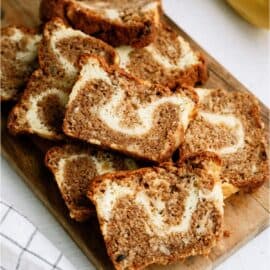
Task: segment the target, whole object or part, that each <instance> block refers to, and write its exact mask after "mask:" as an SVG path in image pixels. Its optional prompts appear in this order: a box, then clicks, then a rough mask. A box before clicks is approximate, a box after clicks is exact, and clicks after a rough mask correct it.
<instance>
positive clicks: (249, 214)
mask: <svg viewBox="0 0 270 270" xmlns="http://www.w3.org/2000/svg"><path fill="white" fill-rule="evenodd" d="M38 8H39V1H38V0H3V1H2V6H1V24H2V27H3V26H6V25H9V24H16V25H24V26H28V27H38V25H39V19H38V17H39V16H38V12H39V11H38ZM164 19H165V20H167V22H168V23H170V24H171V25H172V26H173V27H174V28H175V29H177V31H178V32H179V33H180V34H181V35H183V36H184V37H185V38H186V39H187V40H188V41H189V42H190V43H191V45H192V46H193V48H195V49H197V50H200V51H201V52H203V54H204V55H205V56H206V59H207V62H208V66H209V80H208V82H207V83H206V85H205V87H213V88H224V89H227V90H231V91H248V90H247V89H246V88H245V87H244V86H243V85H242V84H241V83H240V82H238V81H237V80H236V79H235V78H234V77H233V76H232V75H231V74H230V73H229V72H228V71H226V70H225V69H224V68H223V67H222V66H221V65H220V64H219V63H218V62H217V61H215V60H214V59H213V58H212V57H211V56H210V55H208V54H207V53H206V52H205V51H204V50H203V49H202V48H200V46H199V45H198V44H196V43H195V42H194V41H192V39H191V38H190V37H189V36H188V35H187V34H186V33H184V32H183V31H182V30H181V29H180V28H179V27H177V26H176V25H175V24H174V23H173V22H172V21H171V20H170V19H169V18H167V17H165V18H164ZM12 105H13V104H4V105H2V107H1V135H2V140H1V146H2V154H3V156H4V157H5V158H6V159H7V160H8V162H9V163H10V165H11V166H13V167H14V169H15V170H16V172H17V173H18V174H19V175H20V176H21V178H22V179H23V180H24V181H25V182H26V183H27V184H28V185H29V186H30V188H31V189H32V190H33V192H34V193H35V194H36V195H37V196H38V197H39V199H40V200H41V201H42V202H43V203H44V205H45V206H46V207H47V208H48V209H49V210H50V211H51V213H52V214H53V215H54V216H55V218H56V219H57V220H58V221H59V223H60V224H61V225H62V226H63V227H64V228H65V230H66V231H67V232H68V234H69V235H70V236H71V238H72V239H73V240H74V241H75V242H76V243H77V245H78V246H79V248H80V249H81V250H82V251H83V252H84V253H85V254H86V256H87V257H88V258H89V259H90V260H91V262H92V263H93V264H94V265H95V267H96V268H97V269H104V270H105V269H106V270H108V269H113V266H112V264H111V262H110V261H109V258H108V256H107V254H106V250H105V246H104V243H103V239H102V237H101V234H100V231H99V227H98V222H97V219H96V218H92V219H91V220H89V221H88V222H85V223H82V224H80V223H76V222H75V221H73V220H71V219H70V218H69V215H68V211H67V209H66V207H65V204H64V202H63V200H62V198H61V196H60V193H59V192H58V188H57V185H56V184H55V181H54V180H53V177H52V175H51V174H50V173H49V172H48V170H47V169H46V168H45V166H44V162H43V159H44V153H45V151H46V150H47V149H48V148H49V147H50V146H52V145H53V143H52V142H48V141H46V140H42V139H39V138H36V137H28V136H21V137H13V136H11V135H10V134H9V133H8V132H7V130H6V120H7V115H8V112H9V111H10V108H11V107H12ZM261 111H262V119H263V121H264V123H265V126H266V132H267V136H269V120H270V118H269V110H268V108H266V106H264V105H263V103H261ZM269 217H270V207H269V181H268V182H266V183H265V184H264V185H263V186H262V187H261V188H260V189H258V190H257V191H256V192H255V193H253V194H238V195H235V196H233V197H231V198H229V199H228V200H227V201H226V202H225V230H228V231H229V232H230V236H229V237H223V239H222V240H221V241H220V242H219V244H218V246H217V247H216V248H214V249H213V251H212V252H211V254H210V255H209V256H208V257H201V256H197V257H191V258H189V259H187V260H185V261H183V262H179V263H176V264H173V265H170V266H166V267H164V266H163V267H162V266H157V265H153V266H150V267H148V269H151V270H165V269H167V270H176V269H177V270H198V269H200V270H206V269H207V270H209V269H212V268H214V267H215V266H216V265H218V264H220V263H221V262H222V261H223V260H225V259H226V258H227V257H228V256H230V255H231V254H232V253H233V252H234V251H236V250H237V249H238V248H239V247H241V246H242V245H244V244H245V243H246V242H247V241H249V240H250V239H252V238H253V237H254V236H255V235H256V234H258V233H259V232H260V231H262V230H263V229H264V228H266V227H267V226H268V225H269Z"/></svg>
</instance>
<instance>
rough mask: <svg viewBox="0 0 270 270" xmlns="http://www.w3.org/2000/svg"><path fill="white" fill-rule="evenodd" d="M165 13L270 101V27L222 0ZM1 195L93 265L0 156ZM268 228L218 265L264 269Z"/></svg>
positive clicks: (200, 0)
mask: <svg viewBox="0 0 270 270" xmlns="http://www.w3.org/2000/svg"><path fill="white" fill-rule="evenodd" d="M164 7H165V10H166V12H167V14H168V15H169V16H170V17H171V18H173V19H174V21H175V22H176V23H177V24H179V25H180V26H181V27H182V28H183V29H184V30H185V31H186V32H187V33H188V34H189V35H190V36H191V37H192V38H193V39H194V40H195V41H197V42H198V43H199V44H200V45H201V46H202V47H203V48H204V49H205V50H206V51H208V52H209V53H210V54H211V55H212V56H213V57H214V58H216V59H217V60H218V61H219V62H220V63H221V64H223V65H224V66H225V68H226V69H228V70H229V71H230V72H231V73H232V74H234V76H235V77H236V78H237V79H239V81H241V82H242V83H243V84H244V85H246V86H247V88H248V89H250V90H251V91H252V92H253V93H254V94H255V95H256V96H257V97H258V98H259V99H260V100H261V101H263V102H264V103H265V104H266V105H268V106H269V107H270V76H269V74H270V63H269V62H270V60H269V59H270V49H269V47H268V45H269V44H270V32H267V31H265V30H258V29H256V28H254V27H253V26H251V25H250V24H248V23H246V22H245V21H244V20H242V19H241V18H240V17H239V16H238V15H237V14H236V13H235V12H234V11H233V10H231V9H230V7H228V6H227V5H226V3H225V2H224V1H222V0H164ZM1 199H4V200H6V201H8V202H9V203H11V204H13V206H14V207H16V208H17V209H18V210H19V211H21V213H23V214H24V215H25V216H27V217H28V218H29V219H30V220H31V221H32V222H33V223H34V224H35V225H36V226H37V227H38V228H39V229H40V231H41V232H42V233H43V234H44V235H45V236H46V237H47V238H48V239H50V240H51V241H52V242H53V243H54V244H55V246H56V247H58V248H59V249H60V250H61V251H63V253H64V254H65V256H66V257H67V258H69V260H70V261H71V263H73V265H74V266H75V267H76V268H77V269H78V270H89V269H94V267H93V266H91V264H90V262H89V261H88V259H87V258H86V257H85V256H84V255H83V253H82V252H81V251H80V250H79V248H78V247H77V246H76V245H75V244H74V243H73V241H72V240H71V239H70V237H69V236H68V235H67V234H66V232H65V231H64V230H63V229H62V227H61V226H60V225H59V224H58V223H57V221H55V219H54V217H53V216H52V215H51V214H50V213H49V212H48V210H47V209H46V208H45V207H44V206H43V204H42V203H41V202H40V201H39V200H38V199H37V198H36V196H35V195H34V194H33V193H32V192H31V191H30V189H29V188H28V187H27V186H26V185H25V184H24V182H23V180H21V179H20V178H19V177H18V176H17V175H16V173H15V172H14V171H13V170H12V169H11V168H10V166H9V164H8V163H7V162H6V161H5V160H3V159H1ZM269 261H270V229H269V228H268V229H267V230H265V231H264V232H263V233H261V234H260V235H259V236H257V237H256V238H255V239H253V240H252V241H250V242H249V243H248V244H247V245H245V246H244V247H243V248H241V249H240V250H239V251H238V252H237V253H235V254H234V255H233V256H231V257H230V258H229V259H227V260H226V261H225V262H224V263H223V264H222V265H220V266H219V267H218V268H217V270H230V269H235V270H253V269H258V270H266V269H269V268H268V267H269Z"/></svg>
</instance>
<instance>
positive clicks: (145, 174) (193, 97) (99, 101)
mask: <svg viewBox="0 0 270 270" xmlns="http://www.w3.org/2000/svg"><path fill="white" fill-rule="evenodd" d="M40 12H41V19H42V20H43V22H44V24H43V29H42V32H41V33H40V34H36V33H35V32H34V31H33V30H29V29H24V28H16V27H13V26H10V27H8V28H6V29H4V30H2V36H1V45H2V46H1V55H2V59H3V63H2V65H1V79H2V80H3V84H1V100H16V99H18V102H17V103H16V104H15V105H14V107H13V109H12V110H11V112H10V115H9V119H8V128H9V130H10V132H11V133H12V134H13V135H20V134H27V135H28V136H39V137H43V138H46V139H48V140H50V141H51V142H52V143H53V144H54V142H55V146H54V147H52V148H51V149H50V150H49V151H48V152H47V154H46V157H45V163H46V166H47V167H48V169H49V170H50V171H51V172H52V174H53V175H54V178H55V181H56V183H57V185H58V187H59V191H60V193H61V195H62V197H63V199H64V201H65V204H66V206H67V208H68V210H69V214H70V217H71V218H73V219H75V220H76V221H79V222H84V221H85V220H87V219H89V218H96V217H97V218H98V221H99V224H100V228H101V232H102V235H103V237H104V240H105V244H106V248H107V251H108V255H109V257H110V259H111V261H112V262H113V264H114V266H115V268H116V269H119V270H122V269H123V270H124V269H143V268H145V267H146V266H148V265H150V264H154V263H156V264H163V265H166V264H168V263H172V262H175V261H177V260H181V259H184V258H187V257H189V256H194V255H205V254H208V253H209V252H210V251H211V248H212V247H214V246H215V245H216V244H217V242H218V240H219V239H220V237H221V235H222V227H223V215H224V213H223V205H224V199H226V198H227V197H229V196H232V195H233V194H234V193H236V192H239V191H244V192H251V191H253V190H255V189H256V188H258V187H259V186H261V185H262V184H263V182H264V181H265V180H266V179H267V177H268V176H269V159H268V156H267V151H266V142H265V137H264V126H263V124H262V122H261V119H260V110H259V104H258V102H257V100H256V98H255V97H253V96H252V95H251V94H247V93H242V92H239V91H237V89H235V91H231V92H230V91H227V90H226V89H206V88H204V86H203V84H204V83H205V82H206V81H207V66H206V63H205V60H204V57H203V55H202V54H201V53H199V52H197V51H195V50H194V49H193V48H192V46H191V45H190V44H189V43H188V42H187V41H186V40H185V39H184V37H182V36H180V35H179V34H178V33H177V32H176V31H175V30H174V29H171V27H170V26H169V25H167V23H166V22H165V20H163V13H162V4H161V1H159V0H136V1H135V0H124V1H120V0H112V1H107V0H83V1H76V0H43V1H41V8H40ZM16 67H20V68H18V69H17V68H16ZM31 73H32V74H31ZM198 85H200V86H199V88H198ZM22 88H24V91H22V92H20V91H21V89H22ZM22 90H23V89H22ZM19 93H22V94H21V96H20V95H19ZM59 141H62V143H61V146H59ZM225 214H226V213H225Z"/></svg>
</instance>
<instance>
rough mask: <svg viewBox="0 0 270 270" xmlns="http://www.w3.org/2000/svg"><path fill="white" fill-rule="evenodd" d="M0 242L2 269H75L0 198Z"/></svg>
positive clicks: (34, 228)
mask: <svg viewBox="0 0 270 270" xmlns="http://www.w3.org/2000/svg"><path fill="white" fill-rule="evenodd" d="M0 246H1V260H0V269H2V270H53V269H56V270H75V268H74V267H73V266H72V264H71V263H70V262H69V261H68V260H67V259H66V258H65V257H64V256H63V253H61V252H60V251H59V250H58V249H57V248H56V247H54V246H53V244H52V243H51V242H50V241H49V240H48V239H47V238H45V237H44V236H43V235H42V234H41V233H40V232H39V231H38V229H37V228H36V227H35V226H34V225H33V224H32V223H31V222H30V221H29V220H28V219H27V218H26V217H24V216H23V215H21V214H20V213H19V212H18V211H17V210H15V209H14V208H13V207H12V206H10V205H8V204H7V203H5V202H2V201H0Z"/></svg>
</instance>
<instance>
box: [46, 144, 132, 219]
mask: <svg viewBox="0 0 270 270" xmlns="http://www.w3.org/2000/svg"><path fill="white" fill-rule="evenodd" d="M45 163H46V166H47V167H48V168H49V169H50V171H51V172H52V173H53V175H54V177H55V180H56V182H57V185H58V187H59V190H60V192H61V194H62V197H63V199H64V201H65V204H66V205H67V207H68V209H69V212H70V217H71V218H73V219H75V220H76V221H84V220H86V219H88V218H89V217H90V216H91V215H93V213H94V211H95V210H94V207H93V205H92V204H91V202H90V201H89V200H88V198H87V197H86V193H87V189H88V186H89V184H90V182H91V181H92V179H93V178H94V177H95V176H97V175H102V174H104V173H109V172H113V171H118V170H132V169H136V168H137V164H136V163H135V161H133V160H132V159H130V158H126V157H123V156H120V155H117V154H114V153H110V152H106V151H102V150H97V149H96V148H94V147H90V146H86V145H81V144H67V145H64V146H61V147H53V148H51V149H50V150H49V151H48V152H47V154H46V158H45Z"/></svg>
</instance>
